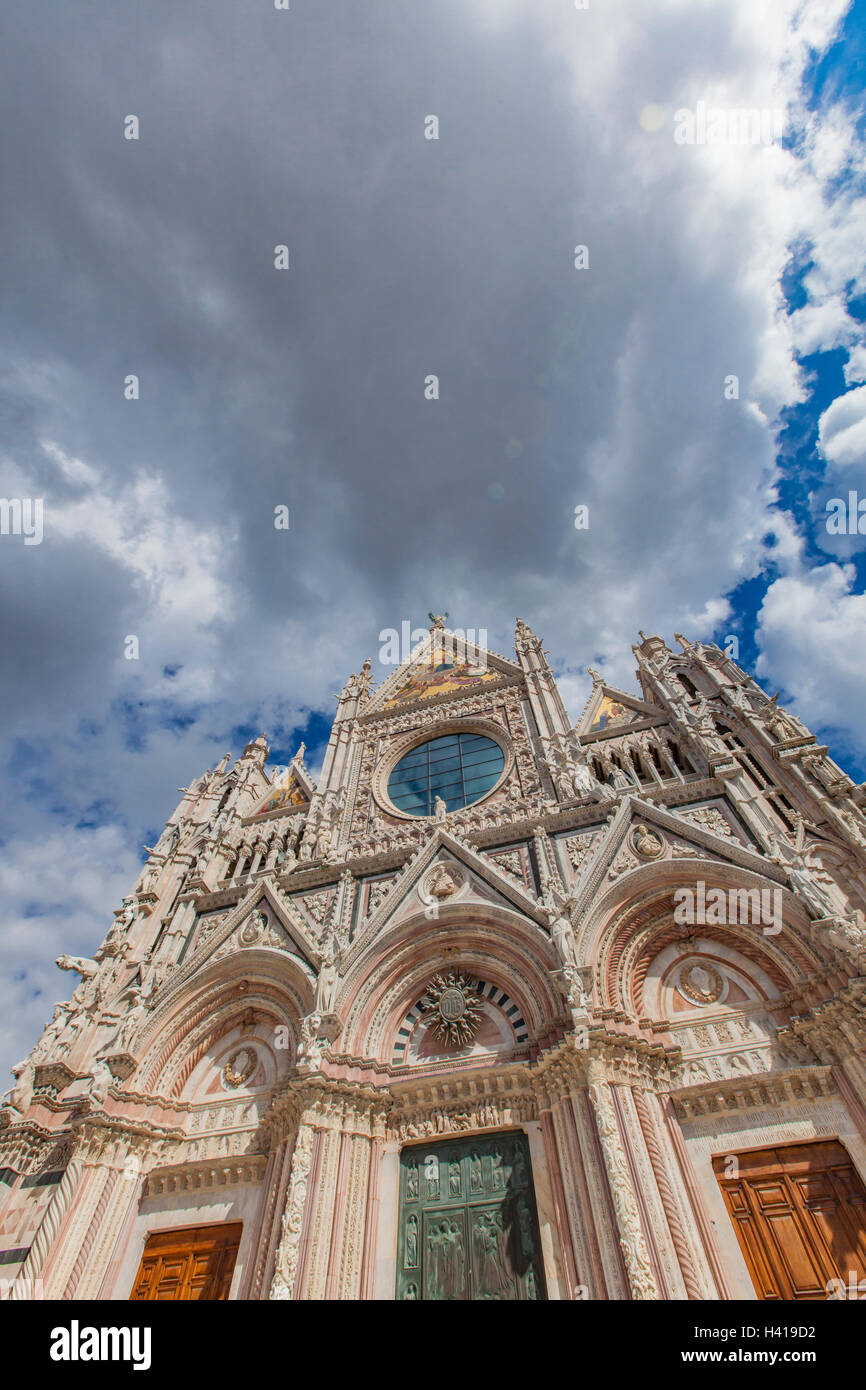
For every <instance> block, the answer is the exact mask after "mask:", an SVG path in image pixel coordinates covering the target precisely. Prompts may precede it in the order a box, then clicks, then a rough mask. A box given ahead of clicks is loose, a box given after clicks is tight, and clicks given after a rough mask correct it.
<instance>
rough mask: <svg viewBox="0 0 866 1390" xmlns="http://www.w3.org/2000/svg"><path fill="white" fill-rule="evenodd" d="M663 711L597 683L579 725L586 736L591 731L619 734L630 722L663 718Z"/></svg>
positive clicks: (613, 688)
mask: <svg viewBox="0 0 866 1390" xmlns="http://www.w3.org/2000/svg"><path fill="white" fill-rule="evenodd" d="M663 717H664V711H663V710H661V709H659V708H658V707H657V706H656V705H650V704H648V703H647V702H646V701H645V700H639V699H637V697H636V696H634V695H627V694H626V693H625V691H623V690H617V689H616V687H615V686H611V685H604V684H596V685H595V687H594V689H593V691H592V694H591V695H590V697H589V699H588V700H587V702H586V707H585V709H584V711H583V714H582V715H581V717H580V720H579V722H578V725H577V731H578V733H579V734H581V735H582V736H583V737H586V736H587V735H589V734H596V735H598V734H613V733H620V732H622V731H623V730H625V729H627V728H628V727H629V726H630V725H631V724H640V723H645V722H646V721H647V720H649V719H661V718H663Z"/></svg>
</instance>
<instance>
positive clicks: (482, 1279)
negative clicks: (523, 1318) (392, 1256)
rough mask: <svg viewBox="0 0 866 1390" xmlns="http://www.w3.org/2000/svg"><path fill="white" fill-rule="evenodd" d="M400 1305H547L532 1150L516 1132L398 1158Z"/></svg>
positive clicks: (428, 1148) (424, 1149)
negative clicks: (412, 1302) (494, 1302)
mask: <svg viewBox="0 0 866 1390" xmlns="http://www.w3.org/2000/svg"><path fill="white" fill-rule="evenodd" d="M397 1297H398V1299H411V1300H414V1299H418V1300H435V1301H446V1302H453V1301H468V1300H479V1301H486V1300H494V1299H495V1300H497V1301H505V1300H517V1299H520V1300H523V1299H542V1298H545V1297H546V1294H545V1288H544V1274H543V1269H542V1263H541V1249H540V1244H539V1239H538V1218H537V1215H536V1210H535V1191H534V1188H533V1184H532V1168H531V1166H530V1160H529V1145H528V1142H527V1139H526V1135H525V1134H523V1133H521V1132H512V1133H507V1134H492V1135H485V1136H484V1137H481V1136H478V1137H477V1138H471V1139H450V1140H445V1141H444V1142H442V1143H438V1144H425V1145H423V1146H420V1145H419V1146H412V1147H411V1148H408V1149H404V1150H403V1152H402V1154H401V1155H400V1223H399V1242H398V1251H397Z"/></svg>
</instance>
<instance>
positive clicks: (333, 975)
mask: <svg viewBox="0 0 866 1390" xmlns="http://www.w3.org/2000/svg"><path fill="white" fill-rule="evenodd" d="M336 987H337V961H336V957H335V955H334V946H333V942H331V941H330V940H328V941H326V942H325V946H324V949H323V951H322V963H321V965H320V967H319V978H318V980H317V982H316V1003H315V1010H316V1013H318V1014H329V1013H330V1012H331V1005H332V1004H333V1002H334V991H335V990H336Z"/></svg>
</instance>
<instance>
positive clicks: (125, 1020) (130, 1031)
mask: <svg viewBox="0 0 866 1390" xmlns="http://www.w3.org/2000/svg"><path fill="white" fill-rule="evenodd" d="M127 997H128V998H129V1001H130V1003H129V1008H128V1009H127V1011H126V1013H125V1014H124V1015H123V1017H122V1019H121V1020H120V1023H119V1025H118V1027H117V1030H116V1032H115V1033H114V1036H113V1037H112V1038H110V1039H109V1041H108V1043H106V1045H105V1047H103V1048H102V1049H101V1051H100V1055H101V1056H108V1055H110V1054H111V1053H112V1052H130V1051H131V1049H132V1040H133V1038H134V1037H135V1034H136V1033H137V1032H138V1029H139V1027H140V1026H141V1022H142V1019H143V1018H144V1015H145V1013H146V1012H147V1005H146V1003H145V1002H144V998H143V995H142V990H141V988H140V986H138V985H134V986H133V987H132V989H130V990H129V991H128V992H127Z"/></svg>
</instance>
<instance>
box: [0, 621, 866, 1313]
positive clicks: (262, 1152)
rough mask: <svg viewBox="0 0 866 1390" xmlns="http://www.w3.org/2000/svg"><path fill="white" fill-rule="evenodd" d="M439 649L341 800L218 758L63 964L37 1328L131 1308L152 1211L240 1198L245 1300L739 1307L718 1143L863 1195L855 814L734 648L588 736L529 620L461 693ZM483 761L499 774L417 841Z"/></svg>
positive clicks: (643, 666) (740, 1263) (21, 1096)
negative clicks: (65, 1302)
mask: <svg viewBox="0 0 866 1390" xmlns="http://www.w3.org/2000/svg"><path fill="white" fill-rule="evenodd" d="M431 621H433V628H432V629H431V632H430V636H429V641H428V642H427V644H426V645H424V644H422V647H421V649H420V650H419V651H418V652H416V653H415V655H414V656H413V663H414V665H412V666H411V669H410V667H409V666H404V667H403V668H401V669H400V670H399V671H396V672H394V673H393V675H392V676H391V677H389V679H388V681H386V682H385V683H384V684H383V686H382V687H381V688H380V689H379V690H375V689H372V687H371V670H370V663H366V664H365V666H364V667H362V670H361V674H360V675H355V676H352V677H350V679H349V680H348V681H347V683H346V685H345V686H344V688H343V690H342V692H341V694H340V696H339V701H338V707H337V712H336V716H335V719H334V723H333V728H332V731H331V735H330V739H329V742H328V746H327V749H326V751H325V756H324V761H323V766H322V771H321V774H320V776H319V780H318V783H314V782H313V780H312V778H311V776H310V774H309V773H308V772H307V770H306V767H305V766H304V749H303V746H302V747H301V749H300V750H299V751H298V753H297V754H296V755H295V758H294V759H293V760H292V762H291V764H290V767H289V768H288V769H280V770H278V773H277V775H276V776H275V777H274V778H273V780H272V779H271V778H270V777H269V775H268V771H267V768H266V761H267V753H268V748H267V741H266V739H265V738H264V736H262V737H261V738H259V739H255V740H253V741H252V742H251V743H250V744H248V746H247V748H246V749H245V750H244V752H243V753H242V755H241V756H240V757H239V758H237V759H236V760H235V762H234V764H232V763H231V760H230V758H229V757H228V756H227V757H226V758H224V759H223V760H222V762H221V763H220V764H219V765H218V766H217V768H216V769H214V770H213V771H210V770H208V771H207V772H205V773H204V774H203V775H202V776H201V777H199V778H197V779H195V780H194V781H193V782H192V783H191V784H190V786H189V787H187V788H186V789H185V790H184V792H183V794H182V800H181V802H180V804H179V806H178V807H177V810H176V811H175V812H174V814H173V815H172V817H171V819H170V820H169V822H168V824H167V825H166V828H165V830H164V831H163V833H162V835H161V836H160V838H159V841H158V843H157V844H156V845H155V846H153V847H152V848H151V849H149V850H148V856H149V857H148V860H147V863H146V864H145V865H144V867H143V869H142V872H141V875H140V876H139V880H138V882H137V883H136V885H135V886H134V888H133V890H132V892H131V893H130V894H128V895H127V897H125V898H124V900H123V903H122V904H121V906H120V907H119V909H118V910H117V912H116V913H115V914H114V917H113V921H112V922H111V923H110V924H107V931H106V937H105V940H104V942H103V943H102V944H101V946H99V948H98V949H96V950H94V952H93V954H92V956H90V957H72V956H68V955H63V956H61V957H60V958H59V960H58V965H59V966H60V968H61V970H64V971H66V972H67V974H66V977H65V978H66V979H68V982H69V988H68V992H69V994H70V998H69V999H68V1000H67V1001H65V1002H62V1003H60V1004H58V1005H56V1006H55V1008H54V1011H53V1015H52V1017H51V1019H50V1020H48V1021H47V1023H46V1027H45V1030H44V1032H43V1034H42V1036H41V1038H40V1039H38V1040H37V1041H36V1044H35V1046H34V1048H33V1049H32V1051H31V1052H30V1054H29V1055H28V1056H27V1057H25V1058H24V1059H22V1061H21V1062H20V1063H18V1064H17V1065H16V1067H15V1068H14V1071H13V1077H14V1084H13V1085H12V1087H11V1088H10V1090H9V1092H8V1093H7V1095H6V1097H5V1099H4V1102H3V1104H2V1107H0V1168H3V1169H4V1170H5V1174H6V1180H5V1182H4V1184H3V1187H2V1192H3V1195H2V1197H0V1230H5V1231H18V1230H22V1229H27V1230H28V1231H29V1232H32V1235H30V1234H29V1235H28V1237H27V1242H28V1243H27V1245H26V1246H25V1247H24V1248H21V1249H18V1248H15V1249H11V1248H10V1249H9V1250H7V1251H6V1252H5V1254H6V1256H7V1260H6V1277H8V1278H10V1279H11V1280H12V1295H11V1296H12V1297H13V1298H20V1297H24V1296H27V1290H28V1289H29V1288H30V1287H31V1284H32V1281H33V1280H34V1279H41V1280H42V1281H43V1283H44V1286H45V1290H46V1296H48V1297H52V1298H70V1297H73V1296H76V1297H87V1298H121V1299H126V1298H128V1297H129V1296H130V1294H131V1293H132V1291H133V1288H134V1287H135V1285H136V1280H137V1278H138V1262H139V1259H140V1257H141V1250H142V1249H144V1250H145V1252H146V1250H147V1242H148V1239H149V1237H150V1236H151V1235H155V1234H156V1232H157V1223H156V1220H155V1213H157V1212H158V1215H159V1222H158V1225H159V1230H160V1231H163V1232H164V1231H166V1230H171V1231H174V1230H175V1229H176V1231H177V1236H178V1239H181V1237H182V1236H183V1233H184V1232H185V1231H188V1230H189V1231H192V1232H193V1233H194V1231H195V1229H196V1228H198V1227H202V1226H205V1225H207V1223H208V1219H209V1218H208V1216H207V1212H208V1211H209V1207H208V1205H207V1204H208V1201H212V1200H213V1195H214V1194H215V1193H218V1195H219V1201H220V1203H221V1205H224V1209H225V1210H226V1211H228V1212H229V1213H231V1215H230V1216H229V1217H228V1218H227V1221H228V1222H229V1224H231V1223H232V1222H234V1221H235V1214H237V1221H238V1222H239V1223H240V1225H241V1227H242V1232H243V1233H242V1236H241V1241H242V1245H241V1249H242V1251H243V1255H242V1257H239V1258H238V1260H237V1264H236V1267H235V1268H234V1273H233V1275H232V1279H231V1284H230V1287H229V1293H228V1296H229V1297H231V1298H260V1299H273V1300H285V1299H342V1300H350V1299H359V1298H363V1299H368V1298H378V1299H383V1300H385V1299H393V1298H395V1297H397V1296H399V1297H400V1298H405V1299H408V1300H414V1299H427V1298H432V1297H451V1296H455V1297H456V1296H462V1293H461V1290H462V1291H464V1292H465V1289H466V1288H467V1287H469V1284H467V1280H469V1281H470V1283H471V1286H472V1287H474V1288H476V1289H481V1290H483V1291H484V1292H483V1293H482V1294H481V1295H479V1296H482V1297H497V1298H500V1297H501V1298H511V1297H518V1296H519V1297H521V1298H531V1299H537V1298H542V1297H548V1298H582V1297H586V1296H589V1297H591V1298H597V1299H640V1300H646V1299H662V1298H691V1299H716V1298H737V1299H741V1298H746V1299H748V1298H751V1297H753V1296H754V1288H755V1286H754V1282H753V1278H752V1271H751V1269H750V1266H749V1263H748V1249H746V1248H745V1247H741V1246H740V1244H739V1243H738V1234H737V1227H736V1226H735V1224H734V1223H733V1222H732V1221H731V1220H730V1217H729V1214H728V1210H727V1208H726V1206H725V1202H726V1201H727V1200H728V1199H729V1197H730V1193H729V1191H728V1188H726V1187H725V1183H726V1182H728V1179H727V1178H726V1177H724V1174H723V1175H722V1176H721V1177H720V1176H719V1172H720V1169H719V1165H718V1163H717V1164H716V1166H715V1167H714V1166H713V1165H714V1161H715V1160H716V1159H718V1158H719V1154H720V1152H722V1149H720V1146H724V1154H734V1155H738V1156H739V1160H742V1163H743V1165H744V1166H745V1168H746V1169H747V1168H748V1155H749V1154H750V1152H753V1151H761V1152H762V1153H770V1152H772V1153H781V1152H783V1151H784V1150H785V1146H786V1145H788V1146H790V1145H794V1146H795V1147H796V1146H798V1145H802V1144H807V1143H818V1142H819V1140H820V1141H821V1142H824V1141H826V1143H828V1144H829V1143H832V1144H835V1145H837V1146H840V1151H841V1153H842V1158H840V1157H839V1152H837V1150H834V1153H835V1154H836V1157H835V1160H834V1161H835V1162H837V1164H838V1163H841V1162H842V1161H843V1158H844V1161H845V1162H849V1161H850V1177H849V1179H848V1180H849V1181H850V1182H851V1183H852V1184H853V1183H854V1182H855V1181H856V1182H861V1181H862V1180H863V1179H864V1178H866V1141H864V1139H863V1134H864V1120H863V1115H864V1113H866V1029H864V1017H866V976H864V973H863V970H864V960H866V816H864V812H863V805H864V803H866V794H864V791H863V788H859V787H856V786H854V784H853V783H852V782H851V780H850V779H849V778H847V777H846V775H845V774H844V772H843V771H842V770H841V769H840V768H838V767H836V765H835V764H834V763H832V761H831V760H830V759H829V757H828V756H827V752H826V749H822V748H819V747H817V745H816V743H815V740H814V739H813V738H812V736H811V734H809V732H808V730H806V729H805V728H804V727H803V726H802V724H801V723H800V721H799V720H797V719H796V718H795V717H794V716H792V715H789V714H788V713H787V712H786V711H784V710H780V709H779V708H778V702H777V701H776V700H769V699H768V698H767V696H766V694H765V693H764V692H763V691H762V690H761V689H760V687H758V686H757V684H756V683H755V682H754V681H752V680H751V679H750V678H749V677H748V676H747V675H746V673H745V672H743V671H742V670H741V669H740V668H738V667H737V666H736V665H735V664H734V663H733V662H731V661H730V660H729V659H728V658H727V657H726V656H725V655H724V653H723V652H721V651H720V650H719V649H718V648H714V647H708V646H704V645H702V644H700V643H691V642H688V641H687V640H686V639H685V638H683V639H678V640H679V642H680V646H681V647H682V651H679V652H674V651H672V650H671V649H669V648H668V647H667V645H666V644H665V643H664V642H663V641H662V640H661V638H658V637H644V636H642V637H641V641H640V643H639V644H638V645H636V647H635V649H634V650H635V656H636V659H637V664H638V678H639V683H640V690H639V692H636V693H633V694H632V693H629V692H627V691H619V690H616V689H614V688H613V687H610V686H608V685H606V683H605V682H604V680H603V679H602V677H601V676H599V675H598V674H597V673H596V674H595V675H594V677H593V690H592V694H591V695H590V697H589V700H588V702H587V706H586V708H585V710H584V712H583V714H582V716H581V718H580V719H579V721H578V723H577V724H576V725H573V724H572V723H571V721H570V719H569V718H568V715H567V713H566V711H565V707H564V705H563V703H562V700H561V698H560V696H559V693H558V691H557V687H556V683H555V681H554V678H553V675H552V672H551V669H550V666H549V664H548V661H547V657H546V653H545V652H544V649H543V647H542V644H541V641H540V640H539V638H537V637H536V635H535V634H534V633H533V632H532V630H531V629H530V628H529V627H528V626H527V625H526V624H525V623H523V622H522V621H519V622H518V626H517V633H516V638H515V651H514V654H513V656H505V655H501V654H498V653H486V654H485V653H479V652H478V650H477V649H474V648H473V649H471V650H469V649H468V648H467V649H466V650H464V651H460V650H458V651H457V655H456V656H455V657H454V666H453V671H455V672H457V674H456V675H453V677H452V678H450V679H446V678H445V676H446V675H447V672H446V673H445V674H444V675H443V672H442V671H439V670H437V663H436V662H434V661H433V655H432V653H433V652H434V650H435V649H436V648H435V644H441V642H442V639H443V631H444V629H443V626H442V622H441V621H440V620H439V619H436V620H433V619H432V618H431ZM460 640H461V639H459V638H455V642H456V643H457V645H458V648H459V642H460ZM439 664H440V665H441V663H439ZM476 667H478V668H479V669H481V668H483V669H484V670H485V671H486V673H487V675H486V678H485V679H483V680H482V679H478V678H475V677H473V676H472V671H473V670H475V669H476ZM448 669H449V670H451V668H450V667H449V668H448ZM440 677H442V678H441V679H440ZM455 732H460V733H465V734H469V735H472V734H476V735H481V736H483V737H484V738H485V739H492V740H493V741H494V742H495V743H496V744H497V745H498V746H499V748H500V749H501V750H502V752H503V755H504V766H503V770H502V774H501V776H499V777H498V780H497V781H496V782H495V783H494V784H493V785H492V786H490V787H489V790H488V791H487V792H485V793H484V794H483V795H479V796H478V799H477V800H475V801H473V800H472V799H471V797H470V796H467V797H466V798H465V800H466V804H457V805H453V802H454V801H456V802H458V803H459V802H460V801H461V800H463V799H464V798H463V797H462V795H460V796H457V795H455V796H453V797H452V800H451V802H450V803H449V804H452V809H451V810H450V811H447V810H445V809H444V802H443V803H442V804H441V805H440V806H439V807H438V808H437V809H436V810H435V811H434V814H432V815H430V816H412V815H409V814H406V813H404V812H400V811H398V810H397V808H396V807H395V806H394V805H393V804H392V803H391V801H390V800H389V797H388V791H387V789H388V780H389V777H390V775H391V772H392V771H393V769H394V767H395V766H396V764H397V762H398V761H399V759H400V758H401V757H402V756H403V755H404V754H405V753H406V752H407V751H409V750H411V749H412V748H414V747H416V746H417V745H419V744H420V743H422V742H424V741H425V740H427V739H431V738H435V737H437V736H439V735H442V734H446V733H455ZM478 746H483V745H478ZM496 765H497V767H498V763H497V764H496ZM410 766H411V765H410ZM449 795H450V794H449ZM711 895H712V901H714V902H715V903H716V907H717V910H716V911H715V913H714V914H709V913H707V912H706V911H705V909H704V908H701V907H699V906H698V905H699V904H702V903H703V904H705V903H706V902H707V901H708V900H710V897H711ZM683 903H685V910H684V911H683V910H682V909H683ZM678 909H680V910H678ZM690 913H691V915H690ZM816 1136H817V1139H816ZM815 1152H816V1154H817V1150H816V1151H815ZM739 1160H738V1161H739ZM768 1161H769V1160H768ZM815 1161H816V1162H817V1161H818V1159H817V1157H816V1159H815ZM780 1181H782V1179H781V1178H780ZM852 1190H853V1188H852ZM199 1193H201V1194H203V1195H202V1196H201V1198H200V1199H199V1197H198V1196H197V1194H199ZM207 1194H210V1196H208V1195H207ZM515 1194H516V1195H515ZM511 1197H513V1198H514V1201H512V1202H511V1205H509V1200H510V1198H511ZM731 1200H733V1199H731ZM853 1210H854V1207H853V1206H852V1211H853ZM455 1213H457V1214H456V1215H455ZM25 1219H26V1222H29V1223H30V1224H29V1225H26V1223H25ZM846 1219H849V1220H853V1219H860V1218H859V1217H856V1216H851V1214H850V1213H849V1214H848V1216H847V1217H846ZM509 1223H511V1224H510V1225H509ZM542 1236H543V1238H542ZM752 1237H753V1240H755V1241H760V1240H761V1239H763V1238H764V1237H763V1236H762V1235H761V1232H760V1231H759V1230H758V1229H757V1228H756V1230H755V1231H754V1232H753V1233H752ZM192 1239H193V1236H192V1235H190V1240H192ZM509 1252H511V1253H510V1254H509ZM514 1252H519V1256H520V1258H519V1260H517V1263H515V1262H514V1260H515V1259H516V1256H515V1254H514ZM744 1252H745V1253H744ZM513 1257H514V1258H513ZM190 1258H191V1259H192V1258H193V1255H192V1254H190ZM509 1261H511V1263H509ZM401 1262H402V1263H401ZM398 1265H399V1268H398ZM864 1277H866V1271H864ZM398 1290H402V1292H400V1293H399V1294H398ZM214 1296H216V1295H214ZM777 1296H779V1297H787V1296H788V1295H787V1294H786V1293H785V1292H784V1291H782V1292H781V1293H779V1294H778V1295H777ZM809 1296H812V1295H811V1294H810V1295H809Z"/></svg>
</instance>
